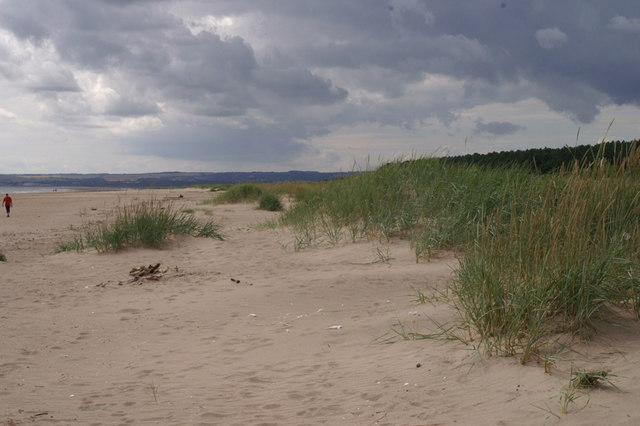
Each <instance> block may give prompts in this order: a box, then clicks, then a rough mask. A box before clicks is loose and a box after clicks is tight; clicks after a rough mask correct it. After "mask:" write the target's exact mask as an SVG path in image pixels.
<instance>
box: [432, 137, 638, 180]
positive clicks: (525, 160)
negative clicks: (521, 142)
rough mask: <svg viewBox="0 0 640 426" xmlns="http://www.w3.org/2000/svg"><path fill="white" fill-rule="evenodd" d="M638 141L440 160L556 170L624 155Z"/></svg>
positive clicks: (545, 170) (472, 155)
mask: <svg viewBox="0 0 640 426" xmlns="http://www.w3.org/2000/svg"><path fill="white" fill-rule="evenodd" d="M637 143H638V141H637V140H634V141H630V142H625V141H612V142H605V143H600V144H597V145H576V146H573V147H570V146H564V147H562V148H535V149H527V150H518V151H501V152H490V153H488V154H468V155H460V156H454V157H447V158H445V159H444V161H447V162H451V163H458V164H459V163H462V164H467V165H471V164H476V165H483V166H488V167H504V166H513V165H520V166H524V167H527V168H529V169H531V171H533V172H536V173H541V174H546V173H553V172H557V171H558V170H560V169H561V168H563V167H564V168H567V167H572V166H574V165H575V164H581V165H587V164H590V163H592V162H593V161H594V160H595V159H596V158H598V159H601V158H604V159H605V160H607V161H609V162H613V161H614V160H616V159H617V160H620V159H622V158H624V157H625V156H627V155H628V154H629V152H631V151H632V150H633V149H634V148H635V147H636V145H637Z"/></svg>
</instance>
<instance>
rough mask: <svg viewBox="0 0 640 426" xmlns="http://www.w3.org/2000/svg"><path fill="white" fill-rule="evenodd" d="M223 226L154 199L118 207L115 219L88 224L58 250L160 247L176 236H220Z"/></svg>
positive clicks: (116, 249) (112, 249) (113, 249)
mask: <svg viewBox="0 0 640 426" xmlns="http://www.w3.org/2000/svg"><path fill="white" fill-rule="evenodd" d="M219 231H220V226H219V225H217V224H216V223H215V222H212V221H209V222H205V223H202V222H200V221H198V220H197V219H196V218H194V217H193V216H192V215H190V214H187V213H185V212H183V211H180V210H178V209H176V208H175V207H174V206H173V205H171V204H168V205H162V204H161V203H159V202H157V201H155V200H151V201H148V202H141V203H139V204H135V205H131V206H128V207H122V208H119V209H118V210H117V212H116V214H115V218H114V219H113V220H111V221H107V223H104V224H97V225H94V226H91V227H89V228H88V229H87V230H86V231H85V233H84V234H83V235H82V236H80V237H76V238H75V239H73V240H71V241H69V242H65V243H61V244H60V245H59V246H58V249H57V251H58V252H60V251H70V250H76V251H81V250H83V249H84V248H95V249H96V250H97V251H98V252H107V251H118V250H121V249H123V248H125V247H138V246H141V247H151V248H159V247H161V246H162V245H163V244H164V243H165V242H166V241H167V240H168V239H169V238H170V237H171V236H173V235H192V236H195V237H208V238H218V239H220V240H222V236H221V234H220V232H219Z"/></svg>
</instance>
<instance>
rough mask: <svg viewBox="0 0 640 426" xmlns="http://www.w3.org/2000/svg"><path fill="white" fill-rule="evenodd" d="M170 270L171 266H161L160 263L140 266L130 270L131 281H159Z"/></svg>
mask: <svg viewBox="0 0 640 426" xmlns="http://www.w3.org/2000/svg"><path fill="white" fill-rule="evenodd" d="M168 270H169V268H160V264H159V263H156V264H155V265H149V266H138V267H137V268H133V269H131V271H129V275H131V279H130V280H129V282H130V283H133V282H138V283H140V284H142V281H145V280H151V281H158V280H159V279H160V278H162V276H163V275H164V274H165V273H166V272H167V271H168Z"/></svg>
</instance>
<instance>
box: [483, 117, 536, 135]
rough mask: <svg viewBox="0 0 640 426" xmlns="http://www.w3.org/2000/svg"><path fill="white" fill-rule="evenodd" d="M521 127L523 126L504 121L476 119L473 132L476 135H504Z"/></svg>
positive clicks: (517, 130) (511, 133) (510, 133)
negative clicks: (485, 121)
mask: <svg viewBox="0 0 640 426" xmlns="http://www.w3.org/2000/svg"><path fill="white" fill-rule="evenodd" d="M523 129H524V127H523V126H519V125H517V124H513V123H509V122H506V121H491V122H489V123H484V122H482V121H478V122H476V127H475V129H474V133H475V134H477V135H490V136H505V135H513V134H514V133H516V132H519V131H520V130H523Z"/></svg>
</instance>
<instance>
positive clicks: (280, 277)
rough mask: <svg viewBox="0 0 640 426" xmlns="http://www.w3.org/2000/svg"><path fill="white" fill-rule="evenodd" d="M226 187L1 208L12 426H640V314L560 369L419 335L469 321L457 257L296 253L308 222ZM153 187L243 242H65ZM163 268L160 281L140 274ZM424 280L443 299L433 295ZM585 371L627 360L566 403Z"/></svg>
mask: <svg viewBox="0 0 640 426" xmlns="http://www.w3.org/2000/svg"><path fill="white" fill-rule="evenodd" d="M211 197H212V193H211V192H208V191H205V190H200V189H182V190H179V189H173V190H153V191H152V190H140V191H136V190H128V191H105V192H64V193H62V192H60V193H53V192H52V193H32V194H15V195H13V200H14V209H13V211H12V214H11V217H10V218H6V217H4V216H5V215H4V214H3V215H2V217H0V253H3V254H5V256H6V257H7V261H6V262H0V271H2V279H1V280H0V327H1V328H0V424H2V425H27V424H60V425H75V424H77V425H140V424H144V425H147V424H148V425H256V426H257V425H321V424H324V425H452V424H456V425H543V424H549V425H555V424H562V425H565V424H566V425H574V424H575V425H637V424H640V367H639V366H640V328H639V327H638V324H637V323H635V322H631V321H630V322H626V323H622V322H621V323H615V324H608V325H607V324H605V325H603V326H602V330H601V333H600V334H599V335H598V336H596V337H595V338H594V339H593V340H592V341H590V342H575V344H573V345H572V346H571V350H566V351H565V352H563V353H561V354H559V355H558V357H557V359H556V360H555V364H554V365H553V366H552V368H551V371H550V373H545V371H544V368H543V366H542V365H540V364H539V363H536V362H531V363H529V364H527V365H524V366H523V365H520V364H519V363H518V360H517V358H516V357H514V358H496V357H494V358H488V357H487V356H485V355H484V354H483V353H482V352H481V351H479V350H478V349H477V348H476V346H475V345H474V342H469V343H468V344H463V343H461V342H459V341H447V340H444V339H426V340H404V339H402V338H401V334H404V335H405V336H409V335H410V333H412V332H417V333H423V334H426V333H436V332H438V327H437V325H436V324H449V325H452V324H454V323H455V321H456V320H457V318H458V316H457V315H458V313H457V312H456V310H455V309H454V308H453V307H452V306H451V304H450V303H449V302H448V301H447V300H445V299H444V298H442V297H436V296H437V295H439V294H442V293H443V292H444V290H445V289H446V286H447V284H448V283H449V282H450V280H451V279H452V276H453V271H454V270H455V268H456V265H457V259H456V257H455V256H454V255H453V254H448V253H443V254H441V255H439V256H438V257H437V258H435V259H432V260H431V261H429V262H427V261H424V262H420V263H416V261H415V256H414V253H413V251H412V250H411V248H410V247H409V244H408V243H407V242H406V241H400V240H399V241H391V242H384V243H381V242H379V241H369V242H357V243H352V244H342V245H335V246H331V245H326V246H324V245H323V246H320V247H312V248H308V249H305V250H300V251H296V250H294V237H293V235H292V234H291V232H290V231H289V230H288V229H283V228H278V229H271V228H267V227H264V226H260V225H261V224H264V223H265V222H266V221H268V220H270V219H273V218H275V217H277V215H278V213H272V212H266V211H261V210H256V209H255V206H254V205H251V204H233V205H221V206H212V205H203V204H202V201H203V200H206V199H209V198H211ZM151 198H156V199H159V200H171V201H172V202H173V203H175V204H176V205H178V206H181V207H184V208H189V209H193V210H194V212H195V213H194V214H195V215H196V216H197V217H198V218H201V219H203V220H208V219H213V220H215V221H217V222H219V223H220V224H221V225H222V234H223V235H224V237H225V240H224V241H219V240H216V239H205V238H193V237H178V238H175V239H174V240H172V241H171V242H170V243H169V244H168V245H167V246H166V247H165V248H163V249H160V250H157V249H141V248H136V249H127V250H123V251H121V252H117V253H97V252H95V251H94V250H86V251H84V252H81V253H76V252H64V253H57V254H54V250H55V248H56V247H57V245H58V244H59V243H60V242H62V241H64V240H67V239H69V238H71V237H73V236H74V235H76V234H77V233H78V232H79V229H81V228H82V226H83V225H86V224H88V223H91V222H96V221H100V220H104V219H105V217H106V216H107V215H108V213H109V212H111V211H112V210H113V209H114V208H116V207H117V206H119V205H120V206H122V205H128V204H130V203H135V202H138V201H144V200H149V199H151ZM380 253H384V254H385V256H384V258H385V259H384V260H387V261H382V260H383V259H381V256H380ZM387 258H388V259H387ZM157 263H160V264H161V268H162V270H163V271H164V272H163V273H162V275H161V276H160V277H159V279H158V280H144V279H143V280H140V281H132V280H131V276H130V274H129V272H130V271H131V270H132V268H135V267H139V266H145V265H152V264H157ZM418 291H419V292H421V293H423V294H426V295H433V296H434V297H432V298H431V300H430V301H429V302H428V303H418V302H417V301H416V298H417V297H416V295H417V293H418ZM572 368H573V369H585V368H599V369H605V370H610V371H611V374H612V375H613V376H612V377H611V380H612V382H613V383H614V384H615V387H613V386H609V385H605V386H601V387H599V388H596V389H593V390H590V391H589V392H584V393H583V392H580V393H579V394H578V395H577V396H578V398H577V399H576V401H575V403H573V404H570V405H569V406H568V412H567V413H562V410H561V408H562V407H561V402H560V400H561V396H562V393H563V392H564V391H566V386H567V384H568V383H569V378H570V373H571V369H572Z"/></svg>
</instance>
